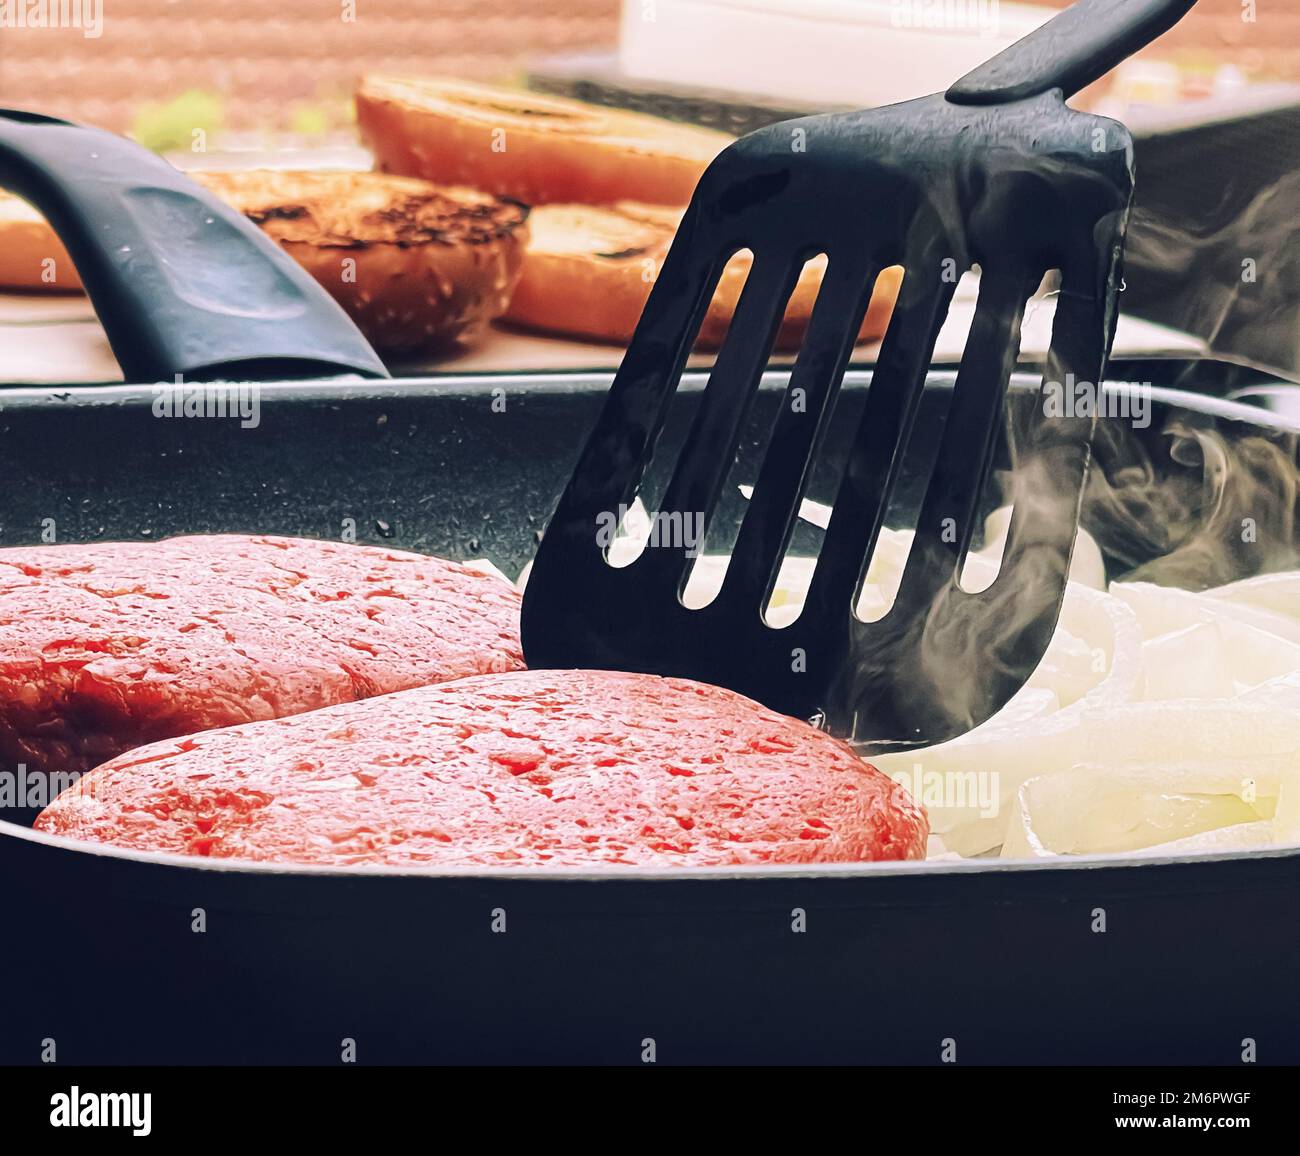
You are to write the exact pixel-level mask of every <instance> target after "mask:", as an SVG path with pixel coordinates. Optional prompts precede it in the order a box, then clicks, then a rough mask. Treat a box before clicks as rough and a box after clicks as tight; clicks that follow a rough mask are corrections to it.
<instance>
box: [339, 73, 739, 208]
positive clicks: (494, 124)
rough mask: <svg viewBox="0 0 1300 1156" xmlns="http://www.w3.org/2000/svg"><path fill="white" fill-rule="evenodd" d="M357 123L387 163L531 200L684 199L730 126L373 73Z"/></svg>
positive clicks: (382, 164)
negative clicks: (718, 128) (690, 122)
mask: <svg viewBox="0 0 1300 1156" xmlns="http://www.w3.org/2000/svg"><path fill="white" fill-rule="evenodd" d="M356 105H357V125H358V127H359V128H360V130H361V136H362V139H363V140H364V141H365V142H366V144H367V145H368V146H369V147H370V149H371V151H372V152H373V153H374V154H375V161H376V164H377V166H378V167H379V168H381V169H385V170H387V171H388V172H393V173H403V174H406V175H408V176H415V177H424V178H425V179H426V180H436V181H448V182H451V183H454V184H466V185H473V186H474V187H475V188H479V189H486V190H487V191H488V192H491V193H496V194H497V195H499V196H503V197H513V198H515V199H517V200H520V201H523V202H524V203H525V204H529V205H542V204H547V203H550V202H576V203H583V204H611V203H613V202H615V201H621V200H628V199H635V200H637V201H643V202H648V203H651V204H656V205H684V204H686V202H687V201H689V200H690V198H691V193H692V192H693V191H694V190H695V183H696V181H697V180H698V179H699V177H700V174H701V173H702V172H703V171H704V169H705V167H706V166H707V165H708V163H709V161H711V160H712V159H713V158H714V157H715V156H717V154H718V153H719V152H721V151H722V149H723V148H724V147H725V146H726V145H727V144H728V143H729V142H730V141H731V140H732V138H731V137H730V136H728V135H726V134H725V133H720V132H713V131H712V130H709V129H702V128H696V127H694V126H692V125H683V124H674V123H673V122H671V121H666V120H660V119H659V118H658V117H653V116H643V115H641V114H640V113H632V112H624V111H622V110H617V109H609V108H600V107H597V106H595V105H589V104H583V103H581V102H580V101H576V100H566V99H563V98H560V97H554V96H541V95H539V94H537V93H532V92H523V91H521V90H518V89H511V88H494V87H489V86H486V85H480V84H468V83H465V82H464V81H459V80H455V81H453V80H402V79H396V78H390V77H379V76H372V77H366V78H364V79H363V80H362V81H361V84H360V86H359V87H358V89H357V94H356Z"/></svg>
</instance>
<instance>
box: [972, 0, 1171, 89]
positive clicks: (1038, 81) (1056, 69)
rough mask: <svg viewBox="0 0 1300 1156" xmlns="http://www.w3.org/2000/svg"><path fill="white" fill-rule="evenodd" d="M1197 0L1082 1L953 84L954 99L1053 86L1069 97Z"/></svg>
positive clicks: (1167, 24) (1159, 31)
mask: <svg viewBox="0 0 1300 1156" xmlns="http://www.w3.org/2000/svg"><path fill="white" fill-rule="evenodd" d="M1195 3H1196V0H1078V3H1076V4H1074V5H1073V6H1072V7H1070V8H1067V9H1066V10H1065V11H1064V12H1062V13H1061V14H1060V15H1059V16H1054V17H1053V18H1052V19H1051V20H1049V21H1048V22H1047V23H1046V24H1043V25H1042V26H1040V27H1038V28H1036V29H1034V31H1033V32H1031V33H1030V34H1029V35H1028V36H1025V37H1023V38H1022V39H1020V40H1017V41H1016V42H1015V43H1014V44H1013V45H1011V46H1010V47H1009V48H1007V49H1005V50H1004V51H1002V52H999V53H998V55H997V56H995V57H993V59H992V60H990V61H987V62H986V63H984V64H981V65H980V66H979V67H978V68H977V69H975V70H974V71H973V72H969V73H967V74H966V75H965V76H963V77H962V78H961V79H960V80H959V81H957V83H956V84H954V85H953V86H952V87H951V88H950V89H948V93H947V96H948V99H949V100H950V101H952V102H953V103H954V104H1004V103H1007V102H1010V101H1013V100H1024V99H1025V98H1026V97H1030V96H1038V95H1039V94H1040V93H1044V92H1050V91H1051V90H1052V89H1054V88H1059V89H1061V90H1062V91H1063V92H1064V93H1065V95H1066V96H1073V95H1074V94H1075V93H1076V92H1078V91H1079V89H1081V88H1084V87H1085V86H1086V85H1089V84H1091V83H1092V82H1093V81H1094V80H1097V79H1099V78H1100V77H1102V76H1104V75H1105V74H1106V73H1108V72H1109V71H1110V70H1111V69H1112V68H1114V67H1115V65H1117V64H1119V63H1120V61H1122V60H1125V59H1126V58H1128V57H1129V56H1132V55H1133V53H1135V52H1136V51H1137V50H1138V49H1139V48H1142V47H1144V46H1145V45H1147V44H1150V43H1151V41H1153V40H1154V39H1155V38H1156V37H1157V36H1159V35H1160V34H1161V33H1163V32H1168V31H1169V29H1170V28H1172V27H1173V26H1174V25H1175V24H1177V23H1178V21H1179V20H1181V19H1182V18H1183V17H1184V16H1185V15H1186V14H1187V12H1188V11H1189V10H1190V9H1191V7H1192V6H1193V5H1194V4H1195Z"/></svg>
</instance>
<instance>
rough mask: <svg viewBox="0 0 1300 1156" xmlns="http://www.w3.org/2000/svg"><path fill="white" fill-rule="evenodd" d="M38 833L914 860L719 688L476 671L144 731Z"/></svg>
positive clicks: (421, 852) (300, 854) (891, 811)
mask: <svg viewBox="0 0 1300 1156" xmlns="http://www.w3.org/2000/svg"><path fill="white" fill-rule="evenodd" d="M36 827H37V829H38V830H41V831H45V832H49V833H52V834H57V835H65V836H69V837H71V838H75V839H82V840H92V841H96V842H101V843H111V844H115V845H117V846H119V847H125V848H130V849H133V850H138V851H166V852H174V853H179V854H190V855H208V856H214V857H220V858H238V859H251V860H263V861H271V862H282V863H304V864H330V865H348V864H384V865H388V866H436V867H444V868H483V867H494V868H495V867H500V868H516V869H517V868H539V867H540V868H556V867H576V868H592V867H604V866H605V865H609V864H628V865H636V866H640V867H643V868H645V867H669V866H673V865H684V866H707V865H745V864H782V863H785V864H799V863H831V862H852V861H860V860H878V859H919V858H922V857H924V854H925V844H926V838H927V835H928V824H927V822H926V819H925V815H924V813H923V812H922V811H921V810H920V808H919V807H917V806H916V805H915V804H913V802H912V801H911V800H910V799H909V798H908V797H907V796H906V794H904V793H903V792H902V789H901V788H899V787H897V786H896V785H895V784H894V783H893V782H892V781H891V780H889V779H888V778H887V777H886V776H885V775H883V774H881V773H880V772H879V771H878V770H876V769H875V768H874V767H872V766H870V765H869V764H867V763H865V762H863V761H862V760H861V759H860V758H858V757H857V756H856V755H855V754H854V753H853V752H852V751H851V750H850V749H849V748H848V747H847V746H846V745H845V744H844V743H842V742H840V741H839V740H838V739H834V738H832V737H831V736H830V735H827V734H824V733H823V732H821V731H818V730H816V729H815V728H813V727H811V726H809V725H808V724H806V723H804V722H800V721H798V720H796V719H790V718H787V717H785V716H783V715H778V714H775V713H773V712H772V711H769V710H767V709H766V708H765V707H762V706H760V705H759V704H758V703H755V702H752V701H750V700H749V699H747V698H743V697H741V696H740V695H738V694H735V693H733V692H732V691H729V690H723V689H721V688H719V687H714V686H706V685H704V684H702V683H696V682H690V681H687V680H684V679H671V678H658V677H655V676H653V675H642V674H618V673H613V672H608V671H574V670H570V671H525V672H517V673H509V674H494V675H481V676H478V677H474V678H466V679H462V680H460V681H458V682H453V683H447V684H444V685H441V686H429V687H423V688H420V689H417V690H408V691H403V692H401V693H399V694H391V695H386V696H384V697H382V698H372V699H369V700H366V701H364V702H354V703H350V704H347V705H344V706H335V707H330V708H328V709H326V710H320V711H315V712H313V713H311V714H305V715H298V716H296V717H294V718H284V719H279V720H276V721H273V722H261V723H250V724H248V725H245V726H238V727H232V728H229V729H226V730H219V731H209V732H207V733H205V734H198V735H192V736H190V737H189V738H185V739H182V740H179V741H172V742H166V743H158V744H155V745H153V746H150V747H146V748H144V749H142V750H138V751H134V752H132V753H130V754H128V755H124V756H123V757H121V758H119V759H115V760H114V761H113V762H111V763H108V764H107V765H105V766H102V767H100V768H99V769H97V770H96V771H94V772H92V773H91V774H90V775H89V776H87V777H86V778H84V779H82V780H81V781H80V782H79V783H77V784H76V785H74V786H73V787H71V788H69V789H68V790H67V791H65V792H64V793H63V794H62V795H60V796H59V797H58V798H57V799H56V800H55V801H54V802H53V803H52V804H51V805H50V806H49V807H48V808H46V810H45V811H44V812H43V813H42V814H41V816H40V817H39V818H38V820H37V822H36Z"/></svg>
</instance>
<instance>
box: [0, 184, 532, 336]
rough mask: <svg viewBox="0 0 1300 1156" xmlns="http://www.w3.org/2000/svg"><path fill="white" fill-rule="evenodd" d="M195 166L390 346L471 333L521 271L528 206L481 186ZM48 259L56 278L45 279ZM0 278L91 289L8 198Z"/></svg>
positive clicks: (39, 222) (33, 219) (501, 307)
mask: <svg viewBox="0 0 1300 1156" xmlns="http://www.w3.org/2000/svg"><path fill="white" fill-rule="evenodd" d="M190 175H191V176H192V177H193V178H194V179H195V180H197V181H198V182H199V183H201V184H203V185H205V186H206V187H207V188H209V189H210V190H211V191H212V192H214V193H216V195H217V196H218V197H220V198H221V199H222V200H223V201H225V202H226V203H227V204H229V205H230V206H231V207H232V208H235V209H237V210H239V211H240V212H241V213H243V214H244V215H245V216H247V217H248V218H249V219H250V220H253V221H255V222H256V223H257V224H258V225H260V226H261V227H262V230H263V231H264V232H265V233H267V234H268V235H269V236H271V237H273V238H274V239H275V240H276V241H278V242H279V244H280V246H281V248H283V249H284V250H285V251H286V252H287V253H288V254H289V255H290V256H291V257H293V258H294V259H295V260H296V261H297V262H298V263H299V264H300V265H302V266H303V267H304V268H305V269H306V270H307V271H308V272H309V273H311V275H312V276H313V277H315V278H316V280H317V281H319V282H320V283H321V285H322V286H324V288H325V289H326V290H328V292H329V293H330V295H331V296H332V297H334V299H335V300H336V301H338V302H339V304H340V305H342V306H343V308H344V309H345V310H347V312H348V314H349V315H350V316H351V317H352V319H353V320H354V321H355V322H356V323H357V325H358V327H359V328H360V329H361V332H362V333H364V334H365V336H366V338H367V339H368V340H369V341H370V343H371V344H372V345H374V346H375V348H376V349H379V350H381V351H383V352H387V353H400V352H410V351H414V350H417V349H423V348H429V347H435V346H439V345H446V344H449V343H452V342H454V341H457V340H461V339H464V338H465V337H467V336H469V335H471V334H472V333H473V332H474V331H475V330H477V329H478V328H480V327H481V326H483V325H484V324H486V323H487V322H488V321H490V320H492V318H494V317H499V316H500V315H501V314H502V313H503V312H504V311H505V308H506V304H507V302H508V301H509V299H510V294H511V292H512V290H513V289H514V286H515V282H516V281H517V280H518V278H519V272H520V267H521V264H522V261H523V245H524V241H525V239H526V238H527V235H528V231H527V225H526V224H525V220H526V218H527V215H528V210H527V209H526V208H524V207H523V206H522V205H518V204H514V203H513V202H510V201H505V200H502V199H501V198H499V197H493V196H491V195H489V194H487V193H481V192H479V191H477V190H476V189H463V188H451V187H446V186H439V185H432V184H430V183H428V182H427V181H419V180H412V179H410V178H406V177H393V176H387V175H385V174H383V173H355V172H338V173H317V172H280V171H270V170H255V171H249V172H228V173H191V174H190ZM46 258H53V260H54V264H53V266H49V265H43V264H42V262H43V261H45V259H46ZM49 268H52V269H53V270H54V271H55V272H56V274H57V276H56V280H54V281H53V282H49V281H42V271H43V270H44V269H49ZM0 286H4V287H5V288H14V289H78V288H80V287H81V282H80V280H79V279H78V278H77V275H76V270H75V269H73V267H72V262H71V260H70V259H69V258H68V255H67V252H66V251H65V250H64V248H63V246H62V245H61V244H60V243H59V240H58V238H57V237H56V236H55V235H54V231H53V230H52V229H51V228H50V227H49V225H48V224H46V222H45V220H44V219H43V218H42V217H41V216H40V214H39V213H37V211H36V210H35V209H33V208H32V207H31V206H30V205H27V204H26V202H24V201H20V200H18V199H17V198H15V197H7V196H6V197H3V198H2V199H0Z"/></svg>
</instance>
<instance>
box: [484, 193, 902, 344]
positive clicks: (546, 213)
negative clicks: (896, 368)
mask: <svg viewBox="0 0 1300 1156" xmlns="http://www.w3.org/2000/svg"><path fill="white" fill-rule="evenodd" d="M681 212H682V211H681V210H680V209H668V208H663V207H661V206H657V205H642V204H635V203H629V202H624V203H622V204H619V205H615V206H613V207H611V208H599V207H595V206H591V205H543V206H541V207H540V208H537V209H534V210H533V213H532V216H531V217H530V218H529V227H530V240H529V243H528V247H527V250H526V252H525V255H524V269H523V275H522V276H521V277H520V279H519V284H518V286H517V287H516V289H515V294H514V297H513V298H511V301H510V308H509V310H508V311H507V312H506V315H505V319H506V320H507V321H511V322H514V323H515V324H517V325H522V326H526V327H527V328H530V329H538V330H542V331H545V332H548V333H563V334H568V335H570V336H575V337H586V338H591V339H595V340H597V341H612V342H618V343H620V344H626V343H627V341H628V340H629V339H630V338H631V336H632V331H633V330H634V329H635V328H636V323H637V320H638V319H639V318H640V316H641V310H642V309H643V308H644V307H645V303H646V298H647V297H649V295H650V287H651V285H652V284H653V283H654V279H655V277H656V276H657V275H658V272H659V267H660V265H661V264H662V262H663V258H664V256H665V255H666V254H667V252H668V247H669V245H670V244H671V243H672V239H673V234H674V233H675V231H676V229H677V223H678V221H679V220H680V218H681ZM749 268H750V259H749V257H748V254H737V255H736V256H735V257H733V258H732V260H731V261H730V262H729V263H728V264H727V267H726V269H725V270H724V271H723V274H722V279H721V280H720V281H719V283H718V288H717V290H716V292H715V293H714V296H713V300H712V302H711V303H710V305H709V309H708V312H707V314H706V316H705V318H704V322H703V324H702V326H701V327H700V333H699V337H698V340H697V341H696V347H697V348H700V349H716V348H718V346H719V345H721V344H722V340H723V338H724V337H725V336H726V333H727V326H728V325H729V324H730V322H731V317H732V315H733V314H734V312H735V310H736V304H737V302H738V301H739V299H740V291H741V289H742V288H743V286H744V283H745V278H746V277H747V276H748V274H749ZM825 268H826V259H825V258H824V257H818V258H816V259H814V260H813V261H810V262H809V263H808V264H807V265H806V266H805V267H804V270H803V272H802V274H801V275H800V277H799V282H798V284H797V285H796V286H795V290H794V292H793V293H792V294H791V297H790V302H789V305H788V306H787V308H786V313H785V317H784V319H783V320H782V322H781V327H780V330H779V331H778V334H777V340H776V348H777V349H778V350H791V349H797V348H798V347H799V344H800V342H801V341H802V340H803V335H804V332H805V331H806V330H807V328H808V320H809V318H810V317H811V316H812V308H813V303H814V302H815V301H816V299H817V293H818V291H819V290H820V288H821V279H822V272H823V271H824V270H825ZM902 275H903V271H902V269H901V268H900V267H898V266H894V267H892V268H889V269H886V270H885V271H884V272H883V273H882V274H881V275H880V278H879V280H878V281H877V282H876V287H875V291H874V292H873V293H872V296H871V304H870V306H869V308H868V309H867V314H866V317H865V318H864V320H863V323H862V328H861V330H860V331H859V333H858V340H859V341H871V340H875V339H876V338H878V337H880V336H882V335H883V334H884V332H885V327H886V326H887V325H888V323H889V316H890V313H891V312H892V310H893V307H894V300H895V298H896V297H897V295H898V286H899V284H900V283H901V281H902Z"/></svg>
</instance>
